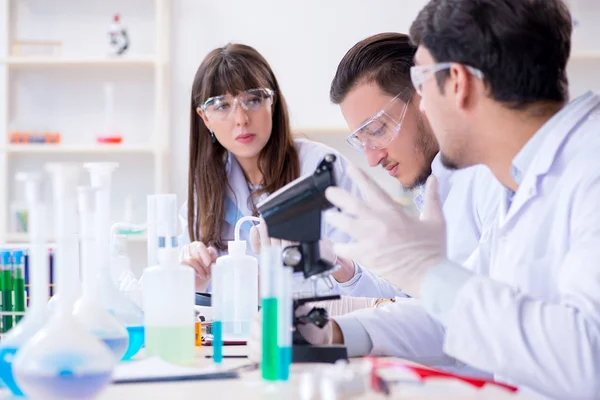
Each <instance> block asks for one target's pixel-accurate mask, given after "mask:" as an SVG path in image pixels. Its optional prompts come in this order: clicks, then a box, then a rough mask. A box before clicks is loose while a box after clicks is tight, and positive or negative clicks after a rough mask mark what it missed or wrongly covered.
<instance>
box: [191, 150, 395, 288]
mask: <svg viewBox="0 0 600 400" xmlns="http://www.w3.org/2000/svg"><path fill="white" fill-rule="evenodd" d="M294 143H295V145H296V149H297V150H298V156H299V159H300V174H301V175H305V174H312V173H314V172H315V169H316V168H317V165H318V164H319V163H320V162H321V161H322V160H323V158H324V157H325V155H327V154H330V153H333V154H335V155H336V157H337V160H336V162H335V165H334V176H335V180H336V184H337V186H339V187H341V188H343V189H345V190H347V191H349V192H350V193H353V194H354V195H359V196H360V190H359V189H358V186H357V185H356V184H355V183H354V182H353V181H352V180H351V179H350V178H349V177H348V175H347V169H348V165H349V162H348V160H347V159H346V158H345V157H344V156H342V155H341V154H340V153H339V152H337V151H336V150H334V149H332V148H330V147H328V146H326V145H324V144H322V143H318V142H313V141H310V140H306V139H295V140H294ZM227 176H228V179H229V184H230V186H231V188H232V189H233V190H228V193H227V196H226V199H225V202H226V207H225V221H223V238H224V239H225V240H226V241H227V240H233V237H234V227H235V224H236V222H237V220H238V219H239V218H241V217H243V216H248V215H252V211H251V209H250V207H249V205H250V204H249V201H248V199H249V197H250V190H249V188H248V184H247V181H246V178H245V177H244V174H243V172H242V169H241V167H240V165H239V164H238V162H237V161H236V159H235V157H232V156H229V158H228V162H227ZM179 219H180V223H181V227H182V234H181V236H180V237H179V245H180V246H183V245H185V244H188V243H189V241H190V239H189V234H188V224H187V202H186V203H184V204H183V206H182V207H181V210H180V213H179ZM250 227H251V225H250V224H249V223H246V224H244V225H242V228H241V233H240V238H241V239H243V240H247V238H248V233H249V231H250ZM321 232H322V238H325V237H326V238H329V239H330V240H332V241H333V242H337V243H347V242H349V241H350V240H351V238H350V237H349V236H348V235H346V234H345V233H343V232H341V231H339V230H337V229H335V228H333V227H331V226H330V225H328V224H326V223H325V222H323V226H322V230H321ZM248 247H249V246H248ZM248 251H249V252H251V250H250V249H249V248H248ZM222 254H226V252H221V255H222ZM332 281H334V280H333V279H332ZM363 282H366V283H365V284H364V288H365V289H364V290H362V291H361V290H360V289H359V290H354V292H355V296H365V297H378V295H379V293H378V292H374V291H370V290H371V289H372V288H374V287H379V286H386V287H388V286H389V287H392V288H393V286H391V284H389V283H388V282H387V281H385V280H383V279H382V278H380V277H379V276H377V275H374V274H371V273H369V274H362V275H361V276H359V277H358V279H354V280H353V281H352V282H350V283H346V284H341V285H340V284H337V282H335V281H334V282H333V283H334V288H333V290H334V292H337V291H339V290H340V288H338V286H344V287H345V288H350V289H349V290H353V289H354V287H355V286H356V285H359V284H361V283H363ZM294 285H295V289H294V291H295V292H296V293H298V292H310V291H311V290H312V285H311V284H310V282H304V283H302V279H301V274H296V275H295V283H294ZM320 288H321V289H326V287H325V286H324V285H320ZM393 293H395V295H400V294H401V292H400V291H398V290H397V289H395V288H393Z"/></svg>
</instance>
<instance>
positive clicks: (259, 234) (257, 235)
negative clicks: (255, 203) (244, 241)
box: [249, 221, 293, 254]
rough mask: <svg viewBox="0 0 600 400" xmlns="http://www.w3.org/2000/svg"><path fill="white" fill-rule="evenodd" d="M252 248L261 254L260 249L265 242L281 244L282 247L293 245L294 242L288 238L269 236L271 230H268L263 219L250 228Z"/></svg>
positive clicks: (270, 244) (272, 244)
mask: <svg viewBox="0 0 600 400" xmlns="http://www.w3.org/2000/svg"><path fill="white" fill-rule="evenodd" d="M249 239H250V248H251V249H252V251H253V252H255V253H256V254H260V249H261V247H262V244H263V243H268V246H279V247H281V248H282V249H284V248H286V247H288V246H292V245H293V242H290V241H288V240H281V239H275V238H271V237H269V232H268V231H267V224H266V223H265V221H262V222H261V223H260V224H258V225H254V226H252V228H250V236H249Z"/></svg>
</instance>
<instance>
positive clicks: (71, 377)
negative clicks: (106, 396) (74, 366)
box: [20, 370, 111, 399]
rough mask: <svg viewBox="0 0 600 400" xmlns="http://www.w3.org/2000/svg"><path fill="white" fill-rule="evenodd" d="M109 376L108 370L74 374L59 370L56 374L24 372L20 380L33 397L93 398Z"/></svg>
mask: <svg viewBox="0 0 600 400" xmlns="http://www.w3.org/2000/svg"><path fill="white" fill-rule="evenodd" d="M110 377H111V373H110V372H95V373H94V372H88V373H84V374H74V373H73V372H72V371H68V370H66V371H61V372H59V373H58V374H57V375H54V376H52V375H39V374H25V375H22V376H20V381H21V382H22V383H23V386H24V387H26V388H27V390H28V393H30V394H31V395H33V397H38V398H50V397H49V396H48V395H49V394H50V393H51V394H52V395H51V398H54V399H88V398H94V397H96V395H97V394H98V393H99V392H100V391H101V390H102V389H103V388H104V386H105V385H106V384H107V383H108V381H109V379H110Z"/></svg>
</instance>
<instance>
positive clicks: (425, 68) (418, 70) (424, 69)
mask: <svg viewBox="0 0 600 400" xmlns="http://www.w3.org/2000/svg"><path fill="white" fill-rule="evenodd" d="M454 64H456V63H451V62H444V63H438V64H432V65H415V66H414V67H411V69H410V79H411V81H412V84H413V86H414V88H415V90H416V92H417V93H418V95H419V96H421V92H422V90H423V84H424V83H425V82H427V80H428V79H429V78H431V77H432V76H433V75H434V74H435V73H436V72H439V71H443V70H445V69H450V67H452V65H454ZM465 68H466V69H467V71H469V72H470V73H471V74H472V75H473V76H475V77H477V78H479V79H483V72H481V71H480V70H478V69H477V68H473V67H469V66H468V65H465Z"/></svg>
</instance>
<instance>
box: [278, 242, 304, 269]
mask: <svg viewBox="0 0 600 400" xmlns="http://www.w3.org/2000/svg"><path fill="white" fill-rule="evenodd" d="M282 256H283V265H287V266H288V267H295V266H297V265H299V264H300V262H302V253H301V252H300V249H299V248H298V247H297V246H292V247H286V248H285V249H283V254H282Z"/></svg>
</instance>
